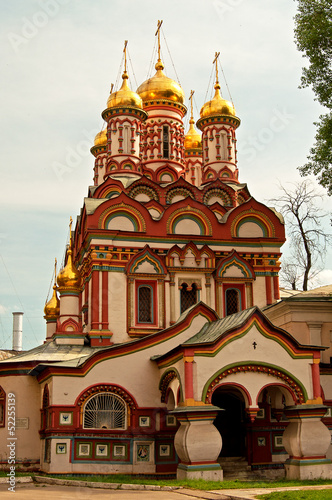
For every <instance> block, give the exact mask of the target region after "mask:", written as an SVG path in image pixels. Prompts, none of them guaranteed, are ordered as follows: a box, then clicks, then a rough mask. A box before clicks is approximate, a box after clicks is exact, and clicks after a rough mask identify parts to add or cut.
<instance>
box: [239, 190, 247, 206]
mask: <svg viewBox="0 0 332 500" xmlns="http://www.w3.org/2000/svg"><path fill="white" fill-rule="evenodd" d="M248 200H249V195H246V196H245V195H244V193H238V195H237V203H238V205H242V204H243V203H245V202H246V201H248Z"/></svg>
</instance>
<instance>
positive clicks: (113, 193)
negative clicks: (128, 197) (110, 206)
mask: <svg viewBox="0 0 332 500" xmlns="http://www.w3.org/2000/svg"><path fill="white" fill-rule="evenodd" d="M121 192H122V191H121V189H120V188H118V187H108V188H107V189H105V190H104V191H103V192H102V193H101V195H100V198H109V199H111V198H116V197H117V196H119V195H120V194H121Z"/></svg>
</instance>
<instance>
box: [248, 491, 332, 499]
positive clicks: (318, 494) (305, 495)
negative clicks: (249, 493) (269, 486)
mask: <svg viewBox="0 0 332 500" xmlns="http://www.w3.org/2000/svg"><path fill="white" fill-rule="evenodd" d="M257 498H262V499H264V500H331V499H332V490H311V491H308V490H307V491H304V490H302V491H300V490H297V491H277V492H274V493H269V494H268V495H259V496H258V497H257Z"/></svg>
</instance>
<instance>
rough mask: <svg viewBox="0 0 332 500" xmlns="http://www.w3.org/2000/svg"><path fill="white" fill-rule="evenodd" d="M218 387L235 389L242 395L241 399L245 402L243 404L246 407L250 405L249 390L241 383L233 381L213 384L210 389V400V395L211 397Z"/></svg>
mask: <svg viewBox="0 0 332 500" xmlns="http://www.w3.org/2000/svg"><path fill="white" fill-rule="evenodd" d="M219 388H222V389H228V388H229V389H237V390H238V391H239V392H240V393H241V394H242V396H243V399H244V402H245V405H246V408H249V407H250V406H251V405H252V398H251V396H250V393H249V391H248V390H247V389H246V388H245V387H244V386H243V385H241V384H237V383H235V382H222V383H220V384H218V385H216V386H214V388H213V390H212V394H211V398H210V399H211V400H212V397H213V393H214V392H215V391H216V390H217V389H219Z"/></svg>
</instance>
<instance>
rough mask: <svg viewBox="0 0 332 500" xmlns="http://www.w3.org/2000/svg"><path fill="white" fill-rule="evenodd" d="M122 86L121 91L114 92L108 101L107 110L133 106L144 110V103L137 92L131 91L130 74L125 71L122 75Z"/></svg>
mask: <svg viewBox="0 0 332 500" xmlns="http://www.w3.org/2000/svg"><path fill="white" fill-rule="evenodd" d="M122 79H123V82H122V85H121V88H120V90H118V91H117V92H113V93H112V94H111V95H110V96H109V98H108V101H107V108H118V107H119V106H132V107H134V108H140V109H143V102H142V99H141V98H140V96H139V95H137V94H136V92H133V91H132V90H130V88H129V85H128V82H127V80H128V73H127V72H126V71H124V73H123V75H122Z"/></svg>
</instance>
